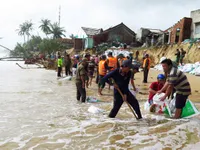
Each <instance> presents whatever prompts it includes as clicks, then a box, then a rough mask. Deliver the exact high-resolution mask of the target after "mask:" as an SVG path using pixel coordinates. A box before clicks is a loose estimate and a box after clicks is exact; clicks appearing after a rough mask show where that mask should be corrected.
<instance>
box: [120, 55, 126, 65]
mask: <svg viewBox="0 0 200 150" xmlns="http://www.w3.org/2000/svg"><path fill="white" fill-rule="evenodd" d="M124 60H127V58H126V57H124V58H122V59H120V60H119V65H120V66H121V65H122V62H123V61H124Z"/></svg>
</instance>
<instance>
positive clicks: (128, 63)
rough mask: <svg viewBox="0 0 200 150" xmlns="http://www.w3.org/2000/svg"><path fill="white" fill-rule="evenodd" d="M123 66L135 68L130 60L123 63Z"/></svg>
mask: <svg viewBox="0 0 200 150" xmlns="http://www.w3.org/2000/svg"><path fill="white" fill-rule="evenodd" d="M121 66H125V67H129V68H133V64H132V62H131V60H129V59H127V60H124V61H123V62H122V65H121Z"/></svg>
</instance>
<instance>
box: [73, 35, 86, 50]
mask: <svg viewBox="0 0 200 150" xmlns="http://www.w3.org/2000/svg"><path fill="white" fill-rule="evenodd" d="M83 49H84V39H80V38H75V39H74V50H78V51H79V50H83Z"/></svg>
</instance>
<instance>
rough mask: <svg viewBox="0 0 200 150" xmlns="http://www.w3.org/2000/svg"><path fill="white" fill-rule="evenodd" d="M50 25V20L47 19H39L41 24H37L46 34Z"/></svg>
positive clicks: (48, 32)
mask: <svg viewBox="0 0 200 150" xmlns="http://www.w3.org/2000/svg"><path fill="white" fill-rule="evenodd" d="M50 25H51V21H50V20H49V19H42V20H41V25H40V26H39V28H40V29H41V30H42V32H44V33H45V34H46V36H47V35H48V34H50V33H51V29H50Z"/></svg>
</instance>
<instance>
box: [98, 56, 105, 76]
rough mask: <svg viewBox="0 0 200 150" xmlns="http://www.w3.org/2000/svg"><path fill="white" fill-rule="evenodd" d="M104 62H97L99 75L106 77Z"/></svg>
mask: <svg viewBox="0 0 200 150" xmlns="http://www.w3.org/2000/svg"><path fill="white" fill-rule="evenodd" d="M105 63H106V61H105V60H101V61H100V62H99V75H102V76H105V75H106V68H105Z"/></svg>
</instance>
